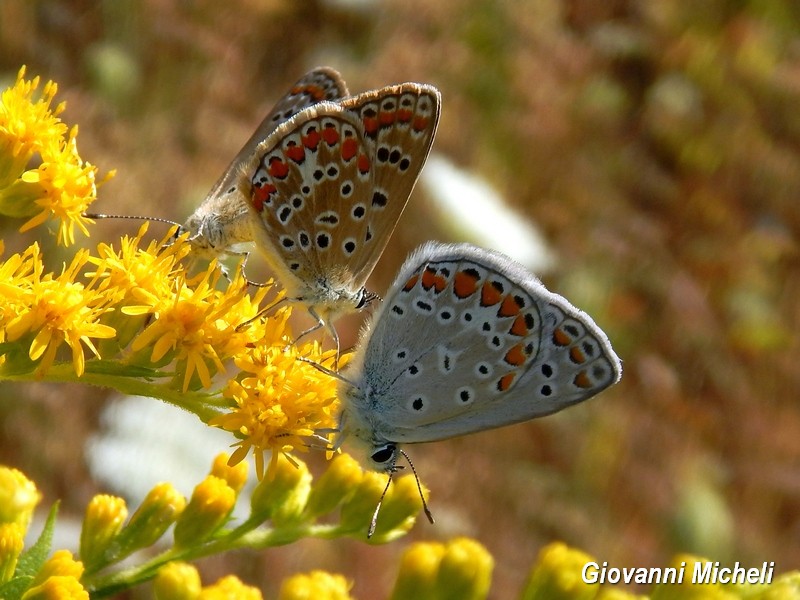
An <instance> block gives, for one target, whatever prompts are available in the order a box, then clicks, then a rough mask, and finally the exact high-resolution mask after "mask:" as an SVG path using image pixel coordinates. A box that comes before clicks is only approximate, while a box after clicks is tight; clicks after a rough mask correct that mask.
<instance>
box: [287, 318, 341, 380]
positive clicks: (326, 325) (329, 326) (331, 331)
mask: <svg viewBox="0 0 800 600" xmlns="http://www.w3.org/2000/svg"><path fill="white" fill-rule="evenodd" d="M308 314H310V315H311V316H312V317H314V318H315V319H316V320H317V324H316V325H314V326H313V327H310V328H309V329H306V330H305V331H304V332H302V333H301V334H300V335H298V336H297V337H296V338H295V340H294V343H295V344H297V342H298V341H300V338H302V337H303V336H305V335H308V334H309V333H313V332H314V331H317V330H318V329H321V328H323V327H324V328H325V329H327V330H328V333H329V334H330V336H331V338H333V341H334V342H335V343H336V360H335V361H334V363H333V370H334V371H337V372H338V371H339V334H338V333H336V329H335V328H334V327H333V325H332V324H331V323H329V322H327V321H325V319H323V318H322V317H321V316H319V314H317V312H316V311H315V310H314V308H313V307H309V308H308Z"/></svg>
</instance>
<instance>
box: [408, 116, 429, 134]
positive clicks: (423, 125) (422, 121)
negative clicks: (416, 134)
mask: <svg viewBox="0 0 800 600" xmlns="http://www.w3.org/2000/svg"><path fill="white" fill-rule="evenodd" d="M429 122H430V119H428V118H427V117H417V118H416V119H414V124H413V125H412V127H413V128H414V131H424V130H425V129H427V128H428V123H429Z"/></svg>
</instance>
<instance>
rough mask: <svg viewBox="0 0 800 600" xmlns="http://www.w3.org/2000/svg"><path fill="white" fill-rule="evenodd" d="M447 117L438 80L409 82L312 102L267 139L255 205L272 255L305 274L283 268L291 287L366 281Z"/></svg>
mask: <svg viewBox="0 0 800 600" xmlns="http://www.w3.org/2000/svg"><path fill="white" fill-rule="evenodd" d="M438 116H439V94H438V92H437V91H436V90H435V88H432V87H430V86H423V85H418V84H414V83H407V84H402V85H398V86H393V87H390V88H384V89H382V90H377V91H375V92H369V93H367V94H362V95H361V96H357V97H355V98H352V99H348V100H346V101H344V102H341V103H338V104H330V103H321V104H318V105H316V106H312V107H310V108H308V109H306V110H304V111H303V112H301V113H299V114H298V115H296V116H295V117H294V118H293V119H292V120H291V121H289V122H287V123H285V124H283V125H281V126H280V127H279V128H278V129H276V131H275V132H274V133H273V134H272V135H271V136H270V137H269V138H268V139H267V140H266V141H265V142H264V144H263V148H264V153H263V156H262V158H261V161H260V163H259V167H258V168H257V169H256V172H255V175H254V177H253V192H252V197H251V207H252V208H253V210H254V211H255V212H256V214H257V215H258V217H259V219H258V221H259V222H260V223H261V225H263V227H262V228H256V229H259V231H258V232H257V239H258V240H259V245H260V247H262V249H265V250H266V251H265V253H264V254H265V257H266V258H267V260H268V261H271V262H272V263H273V264H272V266H273V268H275V269H276V270H278V272H279V273H283V274H284V275H288V279H289V280H290V281H294V282H295V286H294V289H293V287H292V286H291V285H287V283H286V280H287V277H282V279H283V280H284V285H285V287H287V290H288V291H289V293H290V294H294V293H295V292H296V291H298V290H302V288H303V286H304V285H305V286H308V285H312V286H313V285H315V282H322V283H321V284H320V285H322V286H324V287H326V288H330V289H332V290H334V291H339V290H345V291H348V292H355V291H356V290H358V289H360V288H361V287H362V286H363V284H364V282H365V280H366V279H367V277H368V276H369V273H370V272H371V270H372V268H373V267H374V265H375V262H377V260H378V258H379V257H380V254H381V253H382V252H383V249H384V247H385V246H386V243H387V241H388V239H389V236H390V235H391V232H392V230H393V229H394V226H395V224H396V222H397V220H398V219H399V217H400V214H401V213H402V211H403V208H404V207H405V205H406V202H407V201H408V196H409V195H410V193H411V189H412V188H413V186H414V183H415V182H416V179H417V177H418V175H419V171H420V169H421V168H422V165H423V163H424V162H425V158H426V157H427V154H428V152H429V150H430V145H431V143H432V141H433V135H434V132H435V129H436V123H437V120H438ZM259 234H260V235H259ZM298 293H300V295H302V293H301V292H298ZM312 293H313V290H312Z"/></svg>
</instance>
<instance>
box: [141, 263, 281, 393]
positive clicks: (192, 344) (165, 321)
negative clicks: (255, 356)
mask: <svg viewBox="0 0 800 600" xmlns="http://www.w3.org/2000/svg"><path fill="white" fill-rule="evenodd" d="M220 276H221V275H220V272H219V270H218V269H216V268H215V266H214V264H213V263H212V265H210V266H209V268H208V270H206V271H204V272H203V273H200V274H199V275H198V276H197V277H195V278H194V279H192V280H187V278H186V274H185V273H184V272H182V271H179V272H178V273H176V274H175V276H174V278H173V286H174V292H172V293H171V294H169V295H161V296H155V295H154V296H153V297H152V298H151V299H150V302H149V303H148V304H147V305H143V306H135V307H127V308H126V309H125V313H126V314H151V315H152V316H153V317H154V318H153V319H152V321H151V323H150V324H149V325H148V326H147V327H146V328H145V330H144V331H142V332H141V333H140V334H139V335H138V336H137V337H136V339H135V340H134V341H133V344H132V346H131V348H132V350H133V351H134V352H138V351H140V350H143V349H145V348H150V357H149V360H150V362H152V363H154V364H159V363H160V362H162V361H166V362H171V361H172V360H175V361H177V363H178V364H177V367H176V369H177V372H178V373H179V374H180V373H182V374H183V384H182V388H183V391H184V392H186V391H187V390H188V389H189V386H190V383H191V381H192V377H193V376H194V375H195V373H196V374H197V377H198V379H199V380H200V384H201V385H202V386H203V387H204V388H210V387H211V370H210V367H213V368H214V370H215V371H216V372H221V371H224V370H225V366H224V365H223V363H222V359H224V358H229V357H230V356H232V355H234V354H236V353H239V352H242V351H244V350H245V348H247V346H248V345H251V344H252V343H253V342H254V330H253V328H251V327H248V328H241V330H240V327H239V325H241V324H242V323H244V322H246V321H248V320H249V319H251V318H252V317H254V316H255V315H256V314H257V313H258V302H259V301H260V299H261V298H263V295H264V294H266V292H267V290H266V289H261V290H259V292H258V293H256V295H255V296H254V297H252V298H251V297H250V296H249V295H248V294H247V293H246V285H245V282H244V281H243V280H242V279H241V278H237V279H236V280H234V281H233V282H232V283H231V284H230V285H229V286H228V287H227V289H226V290H225V291H222V292H221V291H219V290H217V289H216V285H217V283H218V282H219V278H220Z"/></svg>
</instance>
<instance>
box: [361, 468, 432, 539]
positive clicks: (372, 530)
mask: <svg viewBox="0 0 800 600" xmlns="http://www.w3.org/2000/svg"><path fill="white" fill-rule="evenodd" d="M406 458H408V457H407V456H406ZM393 476H394V469H392V470H391V471H389V479H387V480H386V487H385V488H383V493H382V494H381V497H380V498H379V499H378V506H376V507H375V512H374V513H372V520H371V521H370V522H369V529H368V530H367V539H369V538H371V537H372V534H373V533H375V527H376V526H377V525H378V513H379V512H380V510H381V504H383V499H384V498H385V497H386V492H388V491H389V486H390V485H392V477H393ZM422 502H423V503H424V502H425V500H423V501H422Z"/></svg>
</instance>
